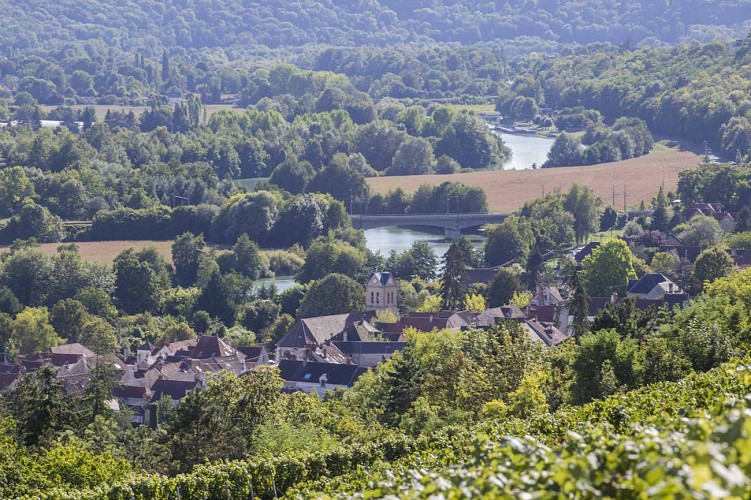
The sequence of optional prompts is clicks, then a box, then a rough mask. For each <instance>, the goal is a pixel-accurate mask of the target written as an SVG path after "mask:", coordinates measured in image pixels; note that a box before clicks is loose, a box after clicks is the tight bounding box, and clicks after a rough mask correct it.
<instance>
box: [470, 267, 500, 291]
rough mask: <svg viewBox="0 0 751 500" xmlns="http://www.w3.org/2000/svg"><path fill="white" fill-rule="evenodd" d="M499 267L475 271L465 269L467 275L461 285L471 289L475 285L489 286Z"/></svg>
mask: <svg viewBox="0 0 751 500" xmlns="http://www.w3.org/2000/svg"><path fill="white" fill-rule="evenodd" d="M499 269H500V267H483V268H476V269H467V275H466V277H465V278H464V280H463V281H462V284H463V285H464V286H466V287H471V286H472V285H475V284H477V283H482V284H484V285H487V284H489V283H490V282H491V281H493V279H494V278H495V276H496V274H498V270H499Z"/></svg>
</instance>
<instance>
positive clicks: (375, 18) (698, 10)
mask: <svg viewBox="0 0 751 500" xmlns="http://www.w3.org/2000/svg"><path fill="white" fill-rule="evenodd" d="M0 4H2V6H3V8H2V11H0V25H2V26H3V30H2V32H1V33H0V47H4V49H5V50H6V51H9V50H13V51H19V50H20V51H37V50H39V51H44V50H50V49H53V50H54V49H55V48H60V47H64V46H65V45H66V42H69V41H73V40H88V41H91V42H92V43H93V44H100V43H104V44H106V45H108V46H112V45H115V46H119V47H120V48H123V49H133V48H142V47H151V48H155V49H161V48H162V47H167V48H174V47H183V48H187V49H205V48H218V47H221V48H224V49H225V50H226V49H228V48H234V49H235V52H237V51H253V50H259V49H262V48H279V47H296V46H302V45H308V44H329V45H341V46H348V45H356V44H357V45H360V44H373V45H379V46H383V45H388V44H394V43H401V42H430V41H438V42H462V43H475V42H485V41H491V40H497V39H513V38H517V37H520V36H531V37H538V38H540V39H544V40H547V41H550V42H561V43H590V42H597V41H608V42H613V43H617V44H621V43H624V42H626V43H637V42H639V41H641V40H644V39H647V38H650V39H652V40H654V41H662V42H671V43H672V42H676V41H679V40H681V39H686V37H688V38H690V39H700V40H702V39H703V40H706V39H708V38H718V37H719V38H731V37H735V36H737V35H738V34H739V33H740V32H741V31H742V29H743V26H742V25H741V23H743V22H744V21H745V20H747V19H748V12H749V9H751V1H749V0H663V1H659V2H658V1H640V0H624V1H621V2H617V1H614V0H574V1H563V0H539V1H538V0H484V1H481V0H453V1H452V0H410V1H404V0H305V1H294V2H293V1H289V0H263V1H258V2H250V1H246V0H5V1H3V2H0ZM6 55H7V54H6Z"/></svg>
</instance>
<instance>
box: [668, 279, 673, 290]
mask: <svg viewBox="0 0 751 500" xmlns="http://www.w3.org/2000/svg"><path fill="white" fill-rule="evenodd" d="M668 293H673V282H672V281H671V282H670V283H668Z"/></svg>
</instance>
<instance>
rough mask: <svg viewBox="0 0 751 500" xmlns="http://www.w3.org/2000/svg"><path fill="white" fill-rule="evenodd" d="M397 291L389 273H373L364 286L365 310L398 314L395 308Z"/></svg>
mask: <svg viewBox="0 0 751 500" xmlns="http://www.w3.org/2000/svg"><path fill="white" fill-rule="evenodd" d="M398 295H399V289H398V288H397V286H396V281H394V277H393V276H392V275H391V273H373V274H371V275H370V278H369V279H368V283H367V285H365V310H366V311H375V312H378V311H385V310H390V311H392V312H393V313H394V314H398V311H397V308H396V303H397V302H396V301H397V296H398Z"/></svg>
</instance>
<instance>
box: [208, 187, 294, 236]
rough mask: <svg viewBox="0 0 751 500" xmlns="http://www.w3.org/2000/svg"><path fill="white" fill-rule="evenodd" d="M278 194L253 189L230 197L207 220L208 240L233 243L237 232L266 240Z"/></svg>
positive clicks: (274, 220) (277, 215)
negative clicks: (209, 227) (212, 217)
mask: <svg viewBox="0 0 751 500" xmlns="http://www.w3.org/2000/svg"><path fill="white" fill-rule="evenodd" d="M279 202H280V200H279V198H278V194H274V193H271V192H269V191H256V192H254V193H250V194H246V195H244V196H239V197H232V198H230V201H229V202H228V203H227V204H226V205H225V206H224V207H222V210H221V211H220V212H219V215H218V216H217V217H216V218H215V219H214V221H213V222H212V224H211V231H210V234H211V240H212V241H217V242H221V243H230V244H231V243H234V242H235V241H236V240H237V238H238V237H239V236H240V235H241V234H247V235H248V237H249V238H250V239H252V240H253V241H260V242H264V241H266V238H267V236H268V233H269V231H271V228H272V227H274V224H275V223H276V221H277V219H278V218H279Z"/></svg>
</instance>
